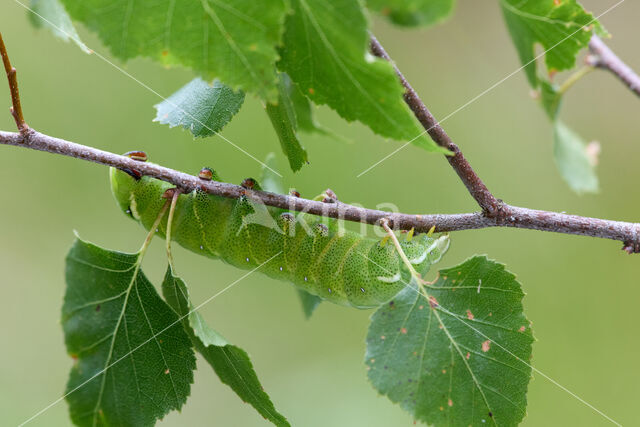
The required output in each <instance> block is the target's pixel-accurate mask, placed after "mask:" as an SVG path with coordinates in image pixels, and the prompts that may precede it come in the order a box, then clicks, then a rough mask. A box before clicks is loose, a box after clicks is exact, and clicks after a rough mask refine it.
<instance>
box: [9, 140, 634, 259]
mask: <svg viewBox="0 0 640 427" xmlns="http://www.w3.org/2000/svg"><path fill="white" fill-rule="evenodd" d="M0 144H6V145H15V146H19V147H24V148H31V149H33V150H39V151H46V152H49V153H54V154H61V155H63V156H68V157H73V158H76V159H81V160H87V161H90V162H95V163H99V164H102V165H105V166H112V167H116V168H119V169H129V170H136V171H138V172H140V173H141V174H142V175H146V176H150V177H153V178H157V179H160V180H163V181H167V182H170V183H172V184H173V185H175V186H176V187H177V188H179V189H180V190H182V191H183V192H185V193H189V192H191V191H193V190H194V189H196V188H199V189H202V190H204V191H206V192H207V193H210V194H215V195H217V196H222V197H228V198H233V199H235V198H238V197H240V196H242V195H245V194H246V192H247V190H246V189H245V188H243V187H241V186H239V185H233V184H228V183H224V182H217V181H205V180H202V179H200V178H198V177H196V176H192V175H189V174H186V173H184V172H179V171H176V170H173V169H169V168H165V167H163V166H159V165H156V164H153V163H149V162H140V161H136V160H133V159H131V158H129V157H126V156H120V155H117V154H113V153H109V152H107V151H102V150H99V149H97V148H92V147H87V146H84V145H80V144H76V143H74V142H70V141H65V140H63V139H59V138H54V137H52V136H48V135H44V134H42V133H40V132H37V131H35V130H33V129H29V130H28V132H27V133H26V134H24V135H23V134H20V133H15V132H3V131H0ZM251 196H252V199H253V200H255V201H259V202H262V203H264V204H265V205H267V206H274V207H278V208H282V209H290V210H293V211H300V212H306V213H309V214H312V215H320V216H326V217H331V218H337V219H343V220H346V221H354V222H362V223H366V224H372V225H380V222H379V221H380V220H382V219H384V218H387V219H388V221H389V226H390V227H391V228H393V229H395V230H410V229H411V228H415V231H417V232H421V233H427V232H428V231H429V230H430V229H431V228H432V227H435V231H436V232H447V231H460V230H472V229H480V228H488V227H515V228H526V229H532V230H540V231H551V232H556V233H563V234H576V235H581V236H591V237H599V238H603V239H612V240H618V241H621V242H624V243H625V245H624V249H625V250H626V251H628V252H629V253H631V252H640V224H636V223H629V222H620V221H609V220H604V219H598V218H588V217H581V216H576V215H567V214H562V213H556V212H547V211H538V210H533V209H526V208H520V207H517V206H510V205H506V204H505V205H503V206H502V209H504V210H505V211H506V212H508V213H509V215H507V216H506V217H504V218H503V216H501V215H498V216H497V217H494V218H490V217H487V216H486V215H484V214H483V213H482V212H476V213H465V214H452V215H441V214H432V215H411V214H403V213H390V212H387V211H381V210H375V209H365V208H360V207H357V206H352V205H349V204H346V203H342V202H333V203H330V202H331V201H329V203H327V202H320V201H316V200H307V199H303V198H301V197H294V196H289V195H284V194H274V193H268V192H265V191H255V190H254V191H252V192H251Z"/></svg>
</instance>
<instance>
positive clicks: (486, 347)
mask: <svg viewBox="0 0 640 427" xmlns="http://www.w3.org/2000/svg"><path fill="white" fill-rule="evenodd" d="M490 348H491V341H490V340H486V341H484V342H483V343H482V351H484V352H485V353H486V352H487V351H489V349H490Z"/></svg>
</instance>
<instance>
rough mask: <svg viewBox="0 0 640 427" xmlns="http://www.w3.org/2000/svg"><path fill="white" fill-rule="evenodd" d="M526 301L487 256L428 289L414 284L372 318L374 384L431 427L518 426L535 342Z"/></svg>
mask: <svg viewBox="0 0 640 427" xmlns="http://www.w3.org/2000/svg"><path fill="white" fill-rule="evenodd" d="M523 295H524V294H523V292H522V290H521V288H520V284H519V283H518V282H517V281H516V279H515V276H514V275H513V274H511V273H509V272H508V271H506V270H505V268H504V266H503V265H502V264H499V263H497V262H495V261H491V260H488V259H487V258H486V257H484V256H475V257H473V258H470V259H469V260H467V261H465V262H464V263H462V264H460V265H458V266H456V267H453V268H449V269H446V270H441V271H440V274H439V277H438V279H437V281H435V283H434V284H432V285H426V286H425V287H424V289H420V287H418V286H416V284H415V282H412V283H411V285H409V286H407V287H406V288H405V289H404V290H402V291H401V292H400V293H399V294H398V295H396V297H394V298H393V299H392V300H391V301H390V302H389V303H388V304H385V305H383V306H381V307H380V308H379V309H378V310H377V311H376V312H375V313H374V314H373V316H372V317H371V325H370V326H369V332H368V334H367V352H366V359H365V363H366V365H367V370H368V377H369V380H370V381H371V383H372V384H373V386H374V387H375V388H376V389H377V390H378V391H379V392H380V393H382V394H384V395H386V396H387V397H388V398H389V399H390V400H391V401H392V402H395V403H398V404H399V405H400V406H401V407H402V408H403V409H405V410H406V411H408V412H409V413H411V414H412V416H414V417H415V418H416V419H418V420H420V421H424V422H425V423H428V424H430V425H435V426H441V425H447V426H449V425H461V426H462V425H464V426H467V425H474V426H476V425H477V426H480V425H499V426H515V425H517V424H518V423H519V422H520V421H521V420H522V419H523V417H524V415H525V408H526V403H527V399H526V393H527V385H528V384H529V380H530V378H531V366H530V365H529V359H530V357H531V344H532V343H533V335H532V332H531V326H530V324H529V321H528V320H527V318H526V317H525V315H524V313H523V308H522V297H523Z"/></svg>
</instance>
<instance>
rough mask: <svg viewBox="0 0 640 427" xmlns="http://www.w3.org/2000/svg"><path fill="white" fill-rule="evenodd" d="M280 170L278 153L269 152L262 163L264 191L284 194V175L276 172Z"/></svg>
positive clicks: (261, 179)
mask: <svg viewBox="0 0 640 427" xmlns="http://www.w3.org/2000/svg"><path fill="white" fill-rule="evenodd" d="M276 170H278V164H277V162H276V155H275V154H273V153H269V154H268V155H267V157H265V159H264V162H263V164H262V176H261V178H260V183H261V184H262V189H263V190H264V191H269V192H271V193H276V194H284V187H283V185H282V177H280V176H278V175H276V174H275V172H274V171H276Z"/></svg>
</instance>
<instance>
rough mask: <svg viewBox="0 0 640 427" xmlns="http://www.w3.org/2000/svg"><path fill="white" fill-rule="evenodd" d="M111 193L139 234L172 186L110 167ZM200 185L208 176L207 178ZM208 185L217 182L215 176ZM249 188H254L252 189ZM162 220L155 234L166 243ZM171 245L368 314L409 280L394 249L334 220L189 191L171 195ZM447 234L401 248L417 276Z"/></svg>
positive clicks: (442, 247)
mask: <svg viewBox="0 0 640 427" xmlns="http://www.w3.org/2000/svg"><path fill="white" fill-rule="evenodd" d="M110 173H111V188H112V192H113V194H114V196H115V198H116V200H117V202H118V204H119V206H120V208H121V209H122V210H123V211H124V212H126V213H127V214H129V215H130V216H131V217H132V218H133V219H134V220H136V221H138V222H139V223H140V224H141V225H142V226H144V228H145V229H147V230H148V229H149V228H150V227H152V226H153V223H154V221H155V219H156V218H157V216H158V214H159V212H160V210H161V209H162V207H163V205H164V204H165V201H166V200H165V199H163V198H162V196H163V194H164V192H165V191H166V190H168V189H170V188H172V187H173V186H172V185H171V184H169V183H167V182H164V181H160V180H157V179H154V178H150V177H147V176H142V177H139V178H136V175H135V174H131V173H130V172H129V171H121V170H118V169H114V168H112V169H111V171H110ZM206 175H207V176H206V177H203V179H206V178H208V177H209V174H206ZM214 176H215V178H214V179H219V178H218V177H217V175H215V174H214ZM253 188H259V186H258V185H257V183H254V186H253ZM166 221H167V219H166V216H165V218H164V219H163V221H162V222H161V224H160V226H159V227H158V234H159V235H160V236H162V237H163V238H164V237H166V226H167V223H166ZM171 237H172V239H173V240H174V241H176V242H177V243H178V244H180V245H181V246H183V247H185V248H186V249H188V250H190V251H193V252H195V253H198V254H201V255H205V256H208V257H210V258H216V259H221V260H223V261H225V262H227V263H229V264H231V265H234V266H236V267H239V268H242V269H253V268H256V267H258V266H260V268H259V270H258V271H259V272H262V273H264V274H266V275H268V276H270V277H273V278H277V279H281V280H287V281H290V282H292V283H293V284H295V285H296V286H298V287H300V288H301V289H303V290H305V291H307V292H309V293H311V294H313V295H317V296H319V297H321V298H324V299H326V300H328V301H331V302H333V303H336V304H341V305H347V306H353V307H357V308H371V307H377V306H378V305H380V304H382V303H384V302H387V301H388V300H390V299H391V298H392V297H393V296H394V295H395V294H397V293H398V292H399V291H400V290H401V289H403V288H404V287H405V286H406V285H407V284H408V283H409V282H410V274H411V273H410V272H409V270H408V268H407V267H406V266H405V265H404V264H403V262H402V261H401V259H400V256H399V255H398V252H397V250H396V248H395V247H394V245H392V244H386V242H384V241H383V239H375V238H368V237H363V236H362V235H360V234H358V233H354V232H351V231H346V230H343V229H341V228H339V227H338V223H337V221H336V220H334V219H329V218H323V217H317V216H312V215H307V214H298V215H296V216H294V214H293V213H290V212H288V211H286V210H283V209H279V208H274V207H267V206H265V205H263V204H259V203H256V202H254V201H252V200H251V199H250V198H248V197H246V196H243V197H241V198H239V199H235V200H234V199H228V198H224V197H220V196H215V195H211V194H207V193H205V192H203V191H200V190H194V191H193V192H191V193H188V194H181V195H180V196H179V197H178V200H177V204H176V208H175V211H174V218H173V224H172V236H171ZM448 244H449V239H448V236H441V237H439V238H434V237H431V236H429V235H426V234H420V235H416V236H412V237H411V236H408V238H407V239H406V240H404V241H402V242H401V246H402V248H403V250H404V252H405V254H406V255H407V257H408V258H409V260H410V262H411V264H412V265H413V266H414V268H415V269H416V270H417V271H418V272H419V273H421V274H424V273H426V271H428V269H429V267H430V266H431V264H433V263H435V262H438V261H439V260H440V258H441V256H442V255H443V254H444V252H446V250H447V248H448Z"/></svg>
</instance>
